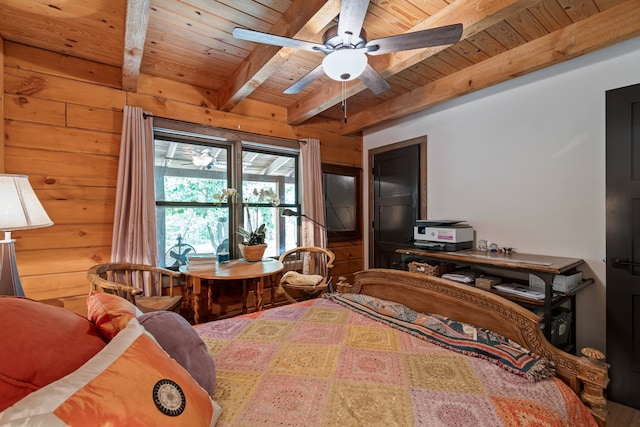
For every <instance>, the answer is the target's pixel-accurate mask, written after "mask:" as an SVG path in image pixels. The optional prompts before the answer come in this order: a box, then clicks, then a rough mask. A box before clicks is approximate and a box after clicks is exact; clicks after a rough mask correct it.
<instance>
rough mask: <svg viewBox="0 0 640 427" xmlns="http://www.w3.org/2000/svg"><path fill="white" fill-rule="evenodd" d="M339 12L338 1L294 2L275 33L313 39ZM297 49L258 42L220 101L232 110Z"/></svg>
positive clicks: (222, 94)
mask: <svg viewBox="0 0 640 427" xmlns="http://www.w3.org/2000/svg"><path fill="white" fill-rule="evenodd" d="M339 12H340V1H339V0H329V1H326V0H307V1H303V2H300V1H297V2H294V3H292V4H291V6H290V7H289V9H287V11H286V12H285V13H284V14H283V15H282V17H281V18H280V19H279V20H278V22H276V23H275V24H274V26H273V32H272V34H275V35H279V36H284V37H293V38H298V39H301V40H311V39H312V38H313V37H315V36H317V34H318V33H319V32H320V30H322V29H323V28H324V27H325V26H326V25H327V24H329V23H330V22H331V21H332V20H333V19H334V18H335V17H336V16H337V15H338V13H339ZM296 51H297V49H292V48H283V47H279V46H271V45H263V44H259V45H257V46H256V47H255V49H253V51H251V53H250V54H249V56H248V57H247V59H246V60H245V61H243V62H242V64H241V65H240V66H239V67H238V68H237V69H236V70H235V72H233V73H232V74H231V76H230V77H229V79H228V80H227V83H226V84H225V85H224V87H223V88H221V89H220V90H219V100H218V104H219V105H220V109H221V110H223V111H231V110H232V109H233V108H234V107H235V106H236V105H238V103H240V101H242V100H243V99H244V98H246V97H247V96H249V95H250V94H251V92H253V91H254V90H255V89H256V88H257V87H258V86H260V85H261V84H262V83H263V82H264V81H265V80H266V79H268V78H269V77H270V76H271V75H272V74H273V73H274V72H275V71H277V70H278V68H279V67H280V66H281V65H282V64H284V63H285V62H286V61H287V60H288V59H289V58H290V57H291V56H292V55H294V54H295V53H296Z"/></svg>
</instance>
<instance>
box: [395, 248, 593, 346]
mask: <svg viewBox="0 0 640 427" xmlns="http://www.w3.org/2000/svg"><path fill="white" fill-rule="evenodd" d="M396 252H397V253H400V254H401V255H402V264H403V267H405V268H404V269H405V270H406V269H407V268H406V267H407V264H408V263H409V262H411V261H429V260H431V261H436V262H445V263H452V264H455V265H456V266H458V267H474V268H475V269H479V270H482V268H483V267H484V268H493V269H497V270H504V271H512V272H520V273H525V274H529V273H532V274H535V275H536V276H538V277H540V278H541V279H542V280H543V281H544V283H545V298H544V300H532V299H529V298H523V297H519V296H516V295H512V294H507V293H504V292H499V291H497V290H495V289H492V290H491V291H490V292H493V293H496V294H498V295H500V296H502V297H505V298H507V299H510V300H512V301H514V302H517V303H518V304H521V305H524V306H526V307H529V308H534V309H535V308H536V307H542V309H543V312H544V316H543V317H544V320H543V322H544V326H545V327H544V329H543V332H544V334H545V337H546V338H547V339H549V340H551V328H552V315H551V312H552V310H553V309H554V308H556V307H558V306H560V305H561V304H563V303H564V302H566V301H569V302H570V304H571V313H572V322H571V332H572V341H575V326H576V319H575V294H576V293H577V292H578V291H580V290H582V289H583V288H585V287H586V286H589V285H590V284H592V283H593V282H594V280H593V279H585V280H584V281H583V282H582V284H581V285H579V286H577V287H576V288H574V289H572V290H571V291H570V292H555V291H554V290H553V288H552V282H553V278H554V276H555V275H557V274H564V273H567V272H570V271H573V270H575V269H576V267H579V266H581V265H583V264H584V260H582V259H578V258H565V257H557V256H548V255H532V254H523V253H519V252H516V253H509V254H506V253H504V252H498V253H492V252H486V251H485V252H482V251H478V250H474V249H469V250H463V251H457V252H439V251H427V250H423V249H404V248H403V249H397V250H396ZM573 344H574V343H573V342H572V343H571V345H570V346H568V347H567V349H565V350H567V351H568V350H569V347H574V346H573ZM571 351H575V348H571Z"/></svg>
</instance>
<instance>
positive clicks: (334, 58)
mask: <svg viewBox="0 0 640 427" xmlns="http://www.w3.org/2000/svg"><path fill="white" fill-rule="evenodd" d="M366 67H367V55H365V53H364V52H362V51H360V50H354V49H341V50H336V51H335V52H331V53H330V54H329V55H327V56H325V58H324V59H323V60H322V69H323V70H324V72H325V74H326V75H327V76H329V77H331V78H332V79H333V80H337V81H339V82H348V81H350V80H353V79H357V78H358V77H360V74H362V72H363V71H364V69H365V68H366Z"/></svg>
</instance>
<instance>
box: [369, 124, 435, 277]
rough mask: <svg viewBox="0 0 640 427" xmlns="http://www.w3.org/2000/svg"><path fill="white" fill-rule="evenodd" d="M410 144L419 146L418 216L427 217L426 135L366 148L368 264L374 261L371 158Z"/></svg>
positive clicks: (372, 164) (372, 166) (372, 165)
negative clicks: (367, 161)
mask: <svg viewBox="0 0 640 427" xmlns="http://www.w3.org/2000/svg"><path fill="white" fill-rule="evenodd" d="M411 145H419V146H420V161H419V164H420V166H419V167H420V178H419V182H420V188H419V189H418V197H419V201H418V204H419V209H418V216H419V217H420V218H426V217H427V136H426V135H424V136H419V137H416V138H411V139H407V140H404V141H400V142H396V143H393V144H389V145H385V146H382V147H378V148H372V149H370V150H368V152H367V153H368V159H369V163H368V168H369V171H368V178H367V183H368V185H367V186H368V194H367V201H368V207H369V209H368V211H369V212H368V218H367V226H366V233H367V237H368V238H367V240H368V241H369V244H368V245H367V246H368V248H369V250H368V252H369V256H368V265H373V264H374V262H373V260H374V258H373V256H374V254H373V251H374V249H373V248H374V243H375V242H374V235H375V234H374V232H373V219H374V214H375V212H374V208H373V207H374V196H375V193H374V189H375V186H374V183H373V170H374V166H375V165H374V163H373V159H374V158H375V156H376V155H378V154H381V153H385V152H387V151H392V150H396V149H399V148H405V147H409V146H411Z"/></svg>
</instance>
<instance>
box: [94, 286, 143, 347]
mask: <svg viewBox="0 0 640 427" xmlns="http://www.w3.org/2000/svg"><path fill="white" fill-rule="evenodd" d="M140 315H142V312H141V311H140V310H139V309H138V308H137V307H136V306H135V305H133V304H131V303H130V302H129V301H127V300H126V299H124V298H121V297H119V296H117V295H113V294H107V293H104V292H95V291H91V293H90V294H89V296H88V297H87V318H88V319H89V320H90V321H91V322H93V324H94V325H96V327H97V328H98V330H100V332H101V333H102V335H103V336H104V337H105V338H106V339H107V341H111V340H112V339H113V337H115V336H116V335H117V334H118V332H120V331H121V330H123V329H124V328H126V327H127V323H129V321H130V320H131V319H133V318H134V317H137V316H140Z"/></svg>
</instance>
